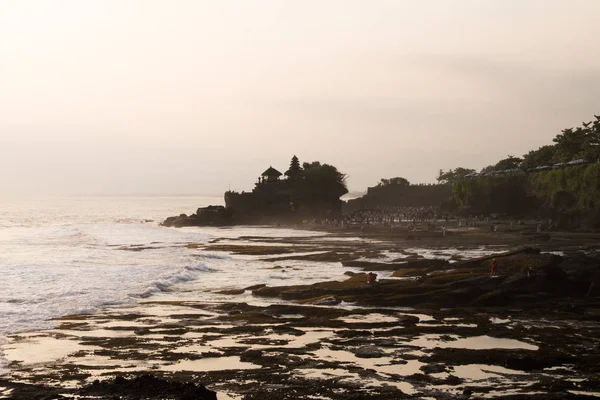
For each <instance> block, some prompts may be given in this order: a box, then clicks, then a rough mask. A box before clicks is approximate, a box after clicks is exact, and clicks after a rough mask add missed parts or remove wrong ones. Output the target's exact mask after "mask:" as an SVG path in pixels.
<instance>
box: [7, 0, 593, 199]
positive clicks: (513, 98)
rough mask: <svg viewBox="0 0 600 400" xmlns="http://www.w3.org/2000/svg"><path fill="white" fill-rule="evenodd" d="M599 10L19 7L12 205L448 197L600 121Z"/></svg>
mask: <svg viewBox="0 0 600 400" xmlns="http://www.w3.org/2000/svg"><path fill="white" fill-rule="evenodd" d="M599 20H600V1H598V0H561V1H558V0H460V1H459V0H455V1H452V0H437V1H436V0H406V1H404V0H371V1H367V0H302V1H300V0H298V1H296V0H293V1H292V0H218V1H216V0H207V1H202V0H190V1H185V0H172V1H166V0H165V1H151V0H138V1H135V0H98V1H93V0H87V1H83V0H72V1H63V0H53V1H49V0H40V1H32V0H1V1H0V187H1V188H2V189H1V192H3V193H29V194H30V193H44V194H116V193H122V194H145V193H182V192H185V193H192V192H193V193H201V194H220V193H222V192H223V191H224V190H227V188H228V187H229V185H231V188H232V189H237V190H250V189H251V188H252V187H253V183H254V182H255V180H256V177H257V176H258V175H259V174H260V173H261V172H262V171H264V170H265V169H266V168H267V167H268V166H269V165H273V166H274V167H275V168H277V169H279V170H280V171H281V172H284V171H285V170H286V169H287V166H288V165H289V159H290V158H291V156H292V155H294V154H296V155H297V156H298V157H299V158H300V161H313V160H320V161H322V162H327V163H330V164H333V165H335V166H337V167H338V169H340V170H341V171H342V172H345V173H347V174H348V176H349V178H348V184H349V187H350V189H351V190H363V189H365V188H366V187H367V186H372V185H373V184H375V183H376V182H377V181H378V180H379V179H380V178H382V177H391V176H403V177H405V178H407V179H409V180H410V181H411V182H415V183H416V182H432V181H434V178H435V176H436V174H437V171H438V170H439V169H440V168H444V169H447V168H453V167H457V166H465V167H472V168H477V169H479V168H481V167H484V166H486V165H488V164H492V163H495V162H496V161H497V160H498V159H500V158H502V157H504V156H506V155H507V154H513V155H522V154H523V153H525V152H527V151H528V150H530V149H533V148H537V147H539V146H541V145H544V144H548V143H550V142H551V140H552V138H553V137H554V136H555V135H556V134H557V133H559V132H560V130H561V129H563V128H566V127H571V126H577V125H579V124H580V123H581V122H582V121H584V120H590V119H592V114H594V113H596V114H599V113H600V40H599V38H600V23H598V21H599Z"/></svg>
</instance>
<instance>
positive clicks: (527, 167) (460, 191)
mask: <svg viewBox="0 0 600 400" xmlns="http://www.w3.org/2000/svg"><path fill="white" fill-rule="evenodd" d="M594 117H595V120H594V121H591V122H584V123H583V124H582V126H581V127H577V128H569V129H565V130H563V131H562V132H561V133H560V134H558V135H557V136H556V137H555V138H554V139H553V141H554V144H553V145H547V146H542V147H540V148H539V149H537V150H532V151H530V152H529V153H527V154H525V155H524V156H523V158H519V157H514V156H508V157H507V158H505V159H504V160H500V161H499V162H498V163H497V164H495V165H493V166H489V167H486V168H484V169H483V170H482V173H487V174H485V175H480V176H476V177H473V176H472V175H471V176H469V174H467V173H466V172H465V171H472V170H468V169H466V168H457V169H455V170H450V171H448V172H443V171H440V176H439V177H438V181H441V182H451V183H453V187H452V194H453V199H454V201H455V202H456V204H457V205H458V206H459V207H460V208H461V209H462V211H463V212H465V213H472V214H493V213H497V214H503V215H508V216H525V215H532V214H534V215H537V216H544V217H552V218H553V219H555V220H556V221H558V223H563V224H564V225H569V226H589V227H597V226H600V164H599V161H600V116H594ZM580 159H584V161H582V162H581V164H572V165H566V164H564V163H568V162H571V161H574V160H580ZM560 163H563V164H560ZM553 164H554V166H553V167H551V166H552V165H553ZM494 171H502V173H501V174H494V173H493V172H494Z"/></svg>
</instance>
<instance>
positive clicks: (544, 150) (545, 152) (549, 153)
mask: <svg viewBox="0 0 600 400" xmlns="http://www.w3.org/2000/svg"><path fill="white" fill-rule="evenodd" d="M555 152H556V148H555V147H554V146H552V145H548V146H542V147H540V148H539V149H537V150H531V151H530V152H529V153H527V154H525V155H524V156H523V161H522V162H521V169H524V170H528V169H531V168H536V167H543V166H545V165H552V164H553V160H554V153H555Z"/></svg>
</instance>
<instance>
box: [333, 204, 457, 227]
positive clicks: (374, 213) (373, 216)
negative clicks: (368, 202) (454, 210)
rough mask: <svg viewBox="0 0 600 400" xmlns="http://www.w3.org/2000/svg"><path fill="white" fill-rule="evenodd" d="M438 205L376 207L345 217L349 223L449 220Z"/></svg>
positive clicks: (357, 211)
mask: <svg viewBox="0 0 600 400" xmlns="http://www.w3.org/2000/svg"><path fill="white" fill-rule="evenodd" d="M448 218H449V216H448V215H447V214H443V213H441V212H440V210H439V208H438V207H376V208H364V209H360V210H356V211H354V212H352V213H350V214H348V215H346V216H345V217H344V222H345V223H347V224H361V225H371V224H396V223H402V222H413V223H416V222H426V221H437V220H448Z"/></svg>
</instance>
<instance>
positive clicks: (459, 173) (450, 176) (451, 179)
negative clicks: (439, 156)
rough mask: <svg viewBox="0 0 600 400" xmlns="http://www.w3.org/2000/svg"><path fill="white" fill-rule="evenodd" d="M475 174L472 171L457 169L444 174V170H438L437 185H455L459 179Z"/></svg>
mask: <svg viewBox="0 0 600 400" xmlns="http://www.w3.org/2000/svg"><path fill="white" fill-rule="evenodd" d="M474 172H476V171H475V170H474V169H470V168H463V167H458V168H455V169H449V170H448V171H446V172H444V170H442V169H440V172H439V174H438V177H437V181H438V182H439V183H455V182H457V181H458V180H460V179H463V178H464V177H466V176H467V175H469V174H472V173H474Z"/></svg>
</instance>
